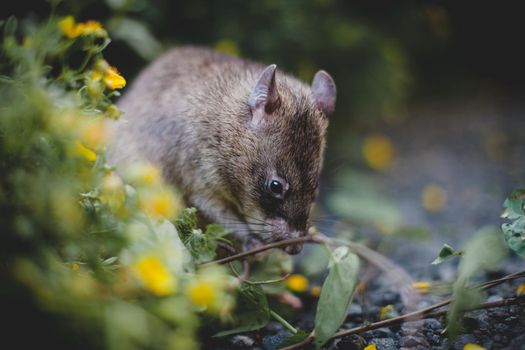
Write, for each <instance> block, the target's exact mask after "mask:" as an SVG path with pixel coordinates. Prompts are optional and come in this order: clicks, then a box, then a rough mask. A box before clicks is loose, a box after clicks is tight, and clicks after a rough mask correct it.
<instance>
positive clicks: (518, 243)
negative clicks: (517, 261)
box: [501, 217, 525, 259]
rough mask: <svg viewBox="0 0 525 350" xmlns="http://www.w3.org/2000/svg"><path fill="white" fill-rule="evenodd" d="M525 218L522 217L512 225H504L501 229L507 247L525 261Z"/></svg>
mask: <svg viewBox="0 0 525 350" xmlns="http://www.w3.org/2000/svg"><path fill="white" fill-rule="evenodd" d="M524 226H525V218H524V217H522V218H520V219H518V220H516V221H515V222H513V223H512V224H503V225H501V229H502V230H503V235H504V236H505V241H506V242H507V245H508V246H509V247H510V249H512V250H513V251H515V252H516V254H518V255H519V256H520V257H522V258H524V259H525V230H524Z"/></svg>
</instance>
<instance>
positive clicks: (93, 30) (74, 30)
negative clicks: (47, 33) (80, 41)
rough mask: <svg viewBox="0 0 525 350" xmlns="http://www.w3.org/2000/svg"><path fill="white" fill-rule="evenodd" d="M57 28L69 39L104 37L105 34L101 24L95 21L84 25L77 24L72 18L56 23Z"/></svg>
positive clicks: (65, 18) (68, 17)
mask: <svg viewBox="0 0 525 350" xmlns="http://www.w3.org/2000/svg"><path fill="white" fill-rule="evenodd" d="M58 28H60V30H61V31H62V32H63V33H64V35H65V36H67V37H68V38H70V39H74V38H77V37H79V36H80V35H97V36H106V35H107V32H106V30H105V29H104V28H103V27H102V24H100V22H97V21H87V22H84V23H77V22H76V21H75V19H74V18H73V16H67V17H64V18H62V19H61V20H60V21H58Z"/></svg>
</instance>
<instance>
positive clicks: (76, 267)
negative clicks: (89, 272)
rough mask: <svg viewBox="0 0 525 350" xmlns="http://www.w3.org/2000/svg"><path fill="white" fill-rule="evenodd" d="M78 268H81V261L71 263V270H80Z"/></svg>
mask: <svg viewBox="0 0 525 350" xmlns="http://www.w3.org/2000/svg"><path fill="white" fill-rule="evenodd" d="M78 269H80V265H79V263H73V264H71V271H78Z"/></svg>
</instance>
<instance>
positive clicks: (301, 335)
mask: <svg viewBox="0 0 525 350" xmlns="http://www.w3.org/2000/svg"><path fill="white" fill-rule="evenodd" d="M309 335H310V333H308V332H305V331H303V330H302V329H298V330H297V333H295V334H294V335H292V336H290V337H288V338H284V339H283V341H282V342H281V343H280V344H279V346H278V347H277V348H278V349H281V348H284V347H287V346H290V345H294V344H297V343H300V342H302V341H303V340H305V339H306V338H308V336H309Z"/></svg>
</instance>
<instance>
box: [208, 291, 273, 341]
mask: <svg viewBox="0 0 525 350" xmlns="http://www.w3.org/2000/svg"><path fill="white" fill-rule="evenodd" d="M234 319H235V325H236V327H235V328H233V329H229V330H226V331H222V332H219V333H217V334H215V335H214V337H223V336H225V335H230V334H235V333H241V332H249V331H253V330H256V329H260V328H262V327H264V326H266V324H267V323H268V322H269V321H270V308H269V306H268V300H267V299H266V295H265V294H264V292H263V290H262V288H261V287H260V286H258V285H243V286H242V287H241V289H240V290H239V296H238V298H237V306H236V307H235V312H234Z"/></svg>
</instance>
